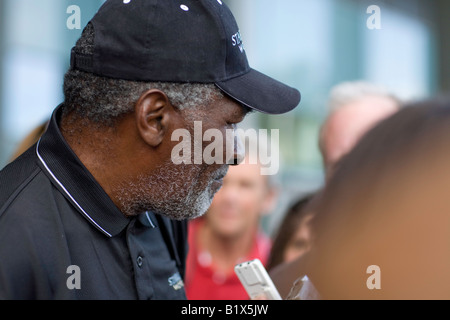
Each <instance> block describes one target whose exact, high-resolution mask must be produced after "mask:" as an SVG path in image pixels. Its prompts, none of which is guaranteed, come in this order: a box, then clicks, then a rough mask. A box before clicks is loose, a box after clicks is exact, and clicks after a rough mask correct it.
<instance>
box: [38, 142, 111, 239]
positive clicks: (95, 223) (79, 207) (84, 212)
mask: <svg viewBox="0 0 450 320" xmlns="http://www.w3.org/2000/svg"><path fill="white" fill-rule="evenodd" d="M40 143H41V139H39V141H38V143H37V145H36V154H37V156H38V158H39V160H40V161H41V162H42V164H43V165H44V167H45V169H47V171H48V173H50V175H51V176H52V177H53V179H54V180H55V181H56V182H57V183H58V185H59V186H60V187H61V188H62V189H63V190H64V192H65V193H66V194H67V195H68V196H69V198H70V199H71V200H72V201H73V203H75V205H76V206H77V207H78V209H80V210H81V212H82V213H83V214H84V215H85V216H86V218H88V219H89V221H91V222H92V223H93V224H94V225H95V226H96V227H97V228H98V229H100V230H101V231H102V232H103V233H104V234H106V235H107V236H108V237H110V238H112V235H111V234H110V233H109V232H107V231H106V230H105V229H103V228H102V227H100V226H99V225H98V223H97V222H95V221H94V219H92V218H91V217H90V216H89V215H88V214H87V213H86V211H84V209H83V208H82V207H81V206H80V205H79V204H78V202H77V201H76V200H75V199H74V198H73V197H72V195H71V194H70V193H69V191H67V189H66V188H65V187H64V186H63V185H62V183H61V182H60V181H59V180H58V179H57V178H56V177H55V175H54V174H53V172H52V171H51V170H50V169H49V168H48V166H47V164H46V163H45V161H44V159H42V157H41V155H40V154H39V144H40Z"/></svg>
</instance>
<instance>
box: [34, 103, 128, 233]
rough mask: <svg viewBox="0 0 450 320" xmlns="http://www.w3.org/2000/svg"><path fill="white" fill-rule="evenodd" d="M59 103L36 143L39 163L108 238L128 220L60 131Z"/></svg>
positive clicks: (77, 207) (70, 199)
mask: <svg viewBox="0 0 450 320" xmlns="http://www.w3.org/2000/svg"><path fill="white" fill-rule="evenodd" d="M61 109H62V108H61V106H59V107H58V108H56V110H55V111H54V112H53V115H52V118H51V120H50V123H49V126H48V129H47V131H46V132H45V133H44V135H43V136H42V138H41V140H40V141H39V142H38V143H37V145H36V154H37V156H38V159H39V165H40V166H41V168H42V169H43V171H44V172H45V173H46V175H47V176H48V177H49V178H50V180H51V181H52V182H53V184H54V185H55V186H56V188H58V189H59V190H60V191H61V192H62V194H63V195H64V196H65V197H66V198H67V200H69V201H70V202H71V203H72V205H73V206H74V207H75V208H76V209H77V211H79V212H80V213H81V214H82V215H83V216H84V217H85V218H86V219H87V220H88V221H89V222H90V223H91V224H93V225H94V226H95V227H96V228H97V229H98V230H100V231H101V232H103V233H104V234H105V235H107V236H108V237H114V236H116V235H118V234H119V233H120V232H121V231H122V230H124V229H125V227H126V226H127V225H128V223H129V219H128V218H126V217H125V216H124V215H123V213H122V212H121V211H120V210H119V208H117V206H116V205H115V204H114V203H113V201H112V200H111V198H110V197H109V196H108V195H107V194H106V192H105V191H104V190H103V189H102V187H101V186H100V185H99V184H98V183H97V181H96V180H95V178H94V177H93V176H92V175H91V173H90V172H89V171H88V170H87V169H86V167H85V166H84V165H83V163H82V162H81V161H80V159H79V158H78V157H77V156H76V154H75V153H74V152H73V150H72V149H71V148H70V146H69V145H68V143H67V142H66V141H65V139H64V137H63V136H62V134H61V131H60V129H59V126H58V123H59V118H60V114H61Z"/></svg>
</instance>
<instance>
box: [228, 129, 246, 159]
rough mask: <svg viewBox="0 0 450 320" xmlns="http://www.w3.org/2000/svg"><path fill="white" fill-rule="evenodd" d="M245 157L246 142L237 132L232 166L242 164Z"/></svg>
mask: <svg viewBox="0 0 450 320" xmlns="http://www.w3.org/2000/svg"><path fill="white" fill-rule="evenodd" d="M244 159H245V148H244V143H243V142H242V139H241V137H240V136H239V135H238V134H236V132H235V134H234V155H233V160H234V161H233V163H232V164H231V165H232V166H237V165H239V164H241V163H242V162H243V161H244Z"/></svg>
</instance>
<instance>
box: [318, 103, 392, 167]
mask: <svg viewBox="0 0 450 320" xmlns="http://www.w3.org/2000/svg"><path fill="white" fill-rule="evenodd" d="M398 110H399V106H398V104H397V102H396V101H395V100H393V99H391V98H388V97H378V96H367V97H364V98H361V99H358V100H355V101H353V102H351V103H348V104H347V105H345V106H342V107H341V108H340V109H338V110H336V111H334V113H332V114H331V115H330V117H329V118H328V120H327V122H326V124H325V126H324V127H323V130H322V134H321V149H322V155H323V160H324V164H325V170H326V172H327V176H330V175H331V174H332V172H333V168H334V165H335V164H336V163H337V162H338V161H339V160H340V159H341V158H342V157H343V156H345V155H346V154H347V153H348V152H349V151H350V150H351V149H352V148H353V147H354V146H355V145H356V144H357V143H358V141H359V140H360V139H361V137H362V136H363V135H365V134H366V133H367V132H368V131H369V130H370V129H372V128H373V127H374V126H376V125H377V124H378V123H379V122H381V121H382V120H384V119H386V118H388V117H390V116H392V115H393V114H394V113H396V112H397V111H398Z"/></svg>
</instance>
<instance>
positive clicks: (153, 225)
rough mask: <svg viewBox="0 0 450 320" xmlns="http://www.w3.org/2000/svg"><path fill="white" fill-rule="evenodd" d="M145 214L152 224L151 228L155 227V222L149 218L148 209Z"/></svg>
mask: <svg viewBox="0 0 450 320" xmlns="http://www.w3.org/2000/svg"><path fill="white" fill-rule="evenodd" d="M145 215H146V217H147V220H148V222H150V225H151V226H152V228H153V229H155V228H156V226H155V224H154V223H153V221H152V219H150V216H149V214H148V211H146V212H145Z"/></svg>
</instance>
